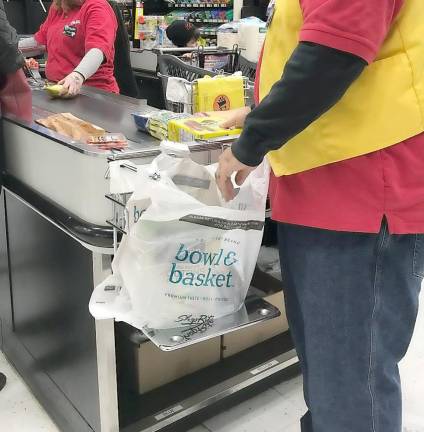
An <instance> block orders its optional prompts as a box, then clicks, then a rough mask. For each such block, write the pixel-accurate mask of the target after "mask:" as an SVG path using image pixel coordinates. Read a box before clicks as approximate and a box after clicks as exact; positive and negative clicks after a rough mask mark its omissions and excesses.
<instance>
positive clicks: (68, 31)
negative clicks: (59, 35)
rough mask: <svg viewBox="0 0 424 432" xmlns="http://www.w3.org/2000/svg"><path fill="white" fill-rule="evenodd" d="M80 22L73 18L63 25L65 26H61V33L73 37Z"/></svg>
mask: <svg viewBox="0 0 424 432" xmlns="http://www.w3.org/2000/svg"><path fill="white" fill-rule="evenodd" d="M80 23H81V21H80V20H75V21H72V22H70V23H69V24H68V25H65V27H63V34H64V35H66V36H69V37H72V38H73V37H75V35H76V34H77V27H78V24H80Z"/></svg>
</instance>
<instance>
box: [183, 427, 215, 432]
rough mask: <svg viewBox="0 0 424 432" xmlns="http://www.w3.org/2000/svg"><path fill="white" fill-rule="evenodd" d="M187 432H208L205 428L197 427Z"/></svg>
mask: <svg viewBox="0 0 424 432" xmlns="http://www.w3.org/2000/svg"><path fill="white" fill-rule="evenodd" d="M188 432H210V430H209V429H208V428H207V427H206V426H203V425H199V426H196V427H195V428H193V429H190V430H189V431H188Z"/></svg>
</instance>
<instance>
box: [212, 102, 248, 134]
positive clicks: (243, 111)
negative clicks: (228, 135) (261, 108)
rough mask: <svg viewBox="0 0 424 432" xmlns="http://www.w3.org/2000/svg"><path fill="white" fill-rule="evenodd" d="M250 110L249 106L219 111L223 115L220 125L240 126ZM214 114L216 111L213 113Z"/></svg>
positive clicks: (229, 127) (228, 126)
mask: <svg viewBox="0 0 424 432" xmlns="http://www.w3.org/2000/svg"><path fill="white" fill-rule="evenodd" d="M251 111H252V109H251V108H250V107H243V108H237V109H233V110H230V111H221V112H220V116H221V117H223V122H222V123H221V127H223V128H225V129H231V128H242V127H243V126H244V122H245V120H246V117H247V116H248V114H249V113H250V112H251ZM214 114H215V115H216V113H214Z"/></svg>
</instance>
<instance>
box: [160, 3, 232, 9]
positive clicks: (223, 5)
mask: <svg viewBox="0 0 424 432" xmlns="http://www.w3.org/2000/svg"><path fill="white" fill-rule="evenodd" d="M168 7H169V8H171V9H213V8H215V9H216V8H220V9H223V8H229V7H232V4H228V3H168Z"/></svg>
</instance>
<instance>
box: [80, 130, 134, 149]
mask: <svg viewBox="0 0 424 432" xmlns="http://www.w3.org/2000/svg"><path fill="white" fill-rule="evenodd" d="M87 144H90V145H95V146H96V147H98V148H100V149H102V150H110V149H123V148H126V147H128V141H127V138H126V137H125V135H123V134H121V133H114V134H106V135H101V136H96V135H92V136H90V137H88V139H87Z"/></svg>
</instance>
